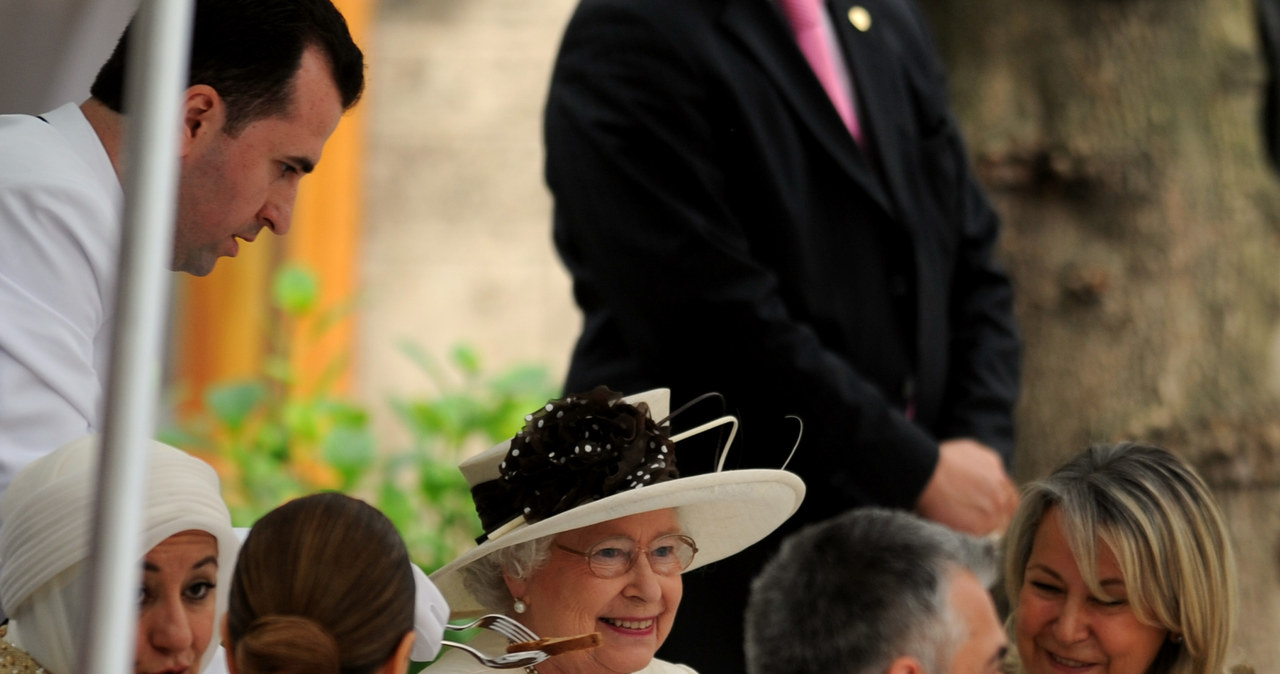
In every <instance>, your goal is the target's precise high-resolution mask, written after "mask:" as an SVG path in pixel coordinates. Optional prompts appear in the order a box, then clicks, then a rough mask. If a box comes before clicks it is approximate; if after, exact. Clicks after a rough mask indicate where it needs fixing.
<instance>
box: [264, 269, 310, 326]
mask: <svg viewBox="0 0 1280 674" xmlns="http://www.w3.org/2000/svg"><path fill="white" fill-rule="evenodd" d="M271 296H272V299H273V300H274V301H275V304H276V306H278V307H280V308H281V309H283V310H284V312H285V313H287V314H289V315H290V316H295V317H296V316H301V315H303V314H306V313H307V312H309V311H312V310H313V309H314V308H315V306H316V304H317V303H318V302H319V299H320V281H319V279H318V278H317V277H316V274H315V272H313V271H311V270H310V269H308V268H306V267H304V266H301V265H296V264H290V265H285V266H284V267H282V268H281V269H280V271H279V272H277V273H276V278H275V282H274V283H272V286H271Z"/></svg>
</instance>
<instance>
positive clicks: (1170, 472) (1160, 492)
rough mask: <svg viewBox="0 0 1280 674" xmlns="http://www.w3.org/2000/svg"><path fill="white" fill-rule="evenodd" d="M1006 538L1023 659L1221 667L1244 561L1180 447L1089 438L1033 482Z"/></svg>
mask: <svg viewBox="0 0 1280 674" xmlns="http://www.w3.org/2000/svg"><path fill="white" fill-rule="evenodd" d="M1006 544H1007V548H1006V558H1005V565H1006V568H1005V574H1006V583H1007V590H1008V594H1009V598H1010V601H1011V604H1012V606H1011V608H1012V612H1013V615H1012V618H1011V621H1010V622H1011V625H1012V629H1013V632H1014V634H1013V639H1014V641H1015V642H1016V644H1017V657H1018V659H1019V660H1020V663H1018V664H1017V669H1015V671H1018V672H1026V673H1029V674H1049V673H1050V672H1052V673H1054V674H1058V673H1060V672H1074V671H1079V672H1085V671H1088V672H1106V673H1107V674H1219V673H1220V672H1222V671H1223V667H1224V662H1225V660H1226V656H1227V647H1228V643H1229V641H1230V637H1231V631H1232V625H1233V622H1234V618H1235V608H1236V606H1235V604H1236V571H1235V561H1234V558H1233V557H1232V553H1231V544H1230V541H1229V540H1228V535H1227V530H1226V526H1225V525H1224V523H1223V519H1222V514H1221V512H1219V510H1218V506H1217V504H1216V503H1215V502H1214V499H1213V496H1212V494H1210V493H1209V489H1208V488H1207V487H1206V486H1205V483H1204V481H1203V480H1201V479H1200V477H1199V476H1198V475H1197V474H1196V473H1195V471H1193V470H1192V469H1191V468H1190V466H1188V465H1187V464H1186V463H1184V462H1183V461H1182V460H1181V459H1179V458H1178V457H1176V456H1174V455H1173V454H1171V453H1169V452H1167V451H1165V450H1163V449H1159V448H1156V447H1149V446H1143V445H1136V444H1121V445H1115V446H1099V447H1091V448H1090V449H1088V450H1086V451H1085V452H1084V453H1083V454H1080V455H1078V456H1076V457H1075V458H1074V459H1072V460H1071V461H1069V462H1068V463H1067V464H1065V465H1064V466H1062V467H1061V468H1059V469H1058V470H1057V471H1055V472H1054V473H1053V474H1052V475H1050V476H1049V477H1048V478H1046V479H1044V480H1040V481H1038V482H1033V483H1031V484H1030V485H1028V486H1027V487H1026V489H1025V490H1024V496H1023V499H1022V504H1021V506H1020V507H1019V509H1018V512H1017V514H1016V515H1015V516H1014V520H1013V524H1012V525H1011V526H1010V529H1009V533H1008V535H1007V538H1006Z"/></svg>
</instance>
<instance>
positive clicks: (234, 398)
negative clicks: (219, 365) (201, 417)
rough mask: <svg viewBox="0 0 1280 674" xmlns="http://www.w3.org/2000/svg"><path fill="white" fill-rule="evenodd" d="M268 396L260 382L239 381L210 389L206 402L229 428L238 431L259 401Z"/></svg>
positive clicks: (219, 419)
mask: <svg viewBox="0 0 1280 674" xmlns="http://www.w3.org/2000/svg"><path fill="white" fill-rule="evenodd" d="M266 397H267V389H266V387H265V386H263V385H262V384H261V383H259V382H239V383H234V384H225V385H223V386H216V387H214V388H211V389H209V392H208V393H207V394H206V395H205V404H206V405H208V406H209V409H211V410H213V414H214V416H216V417H217V418H218V421H220V422H222V423H223V424H225V425H226V426H227V428H229V429H231V430H233V431H238V430H240V429H241V428H243V427H244V423H245V420H246V419H248V418H249V415H250V414H251V413H252V412H253V410H254V408H255V407H257V406H258V403H260V402H262V400H263V399H264V398H266Z"/></svg>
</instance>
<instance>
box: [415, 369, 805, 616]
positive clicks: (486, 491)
mask: <svg viewBox="0 0 1280 674" xmlns="http://www.w3.org/2000/svg"><path fill="white" fill-rule="evenodd" d="M602 392H603V393H602ZM604 394H609V395H612V396H613V398H612V399H611V401H610V402H609V403H608V404H609V406H610V407H612V406H613V405H614V404H615V403H618V402H621V403H626V404H629V405H631V406H633V407H635V408H637V409H638V410H639V414H640V415H641V416H643V417H645V420H644V421H643V423H644V424H645V425H646V427H647V428H646V429H645V430H644V431H643V432H640V433H637V434H636V435H637V437H638V440H636V441H635V442H634V443H633V444H632V447H631V448H630V449H626V450H615V449H614V448H613V446H612V444H610V442H609V438H608V437H607V434H605V436H604V437H602V435H601V433H600V429H599V428H598V426H597V425H596V424H595V423H590V420H592V419H594V417H591V416H587V417H585V419H580V420H579V421H577V422H574V423H570V424H563V425H562V426H571V427H570V428H563V427H561V428H556V429H552V428H551V426H554V425H556V423H557V421H556V420H557V419H558V418H560V417H563V416H564V414H565V411H566V408H565V406H564V405H565V403H566V402H568V403H571V404H572V403H579V404H580V403H583V402H584V396H569V397H568V398H565V399H564V400H563V401H552V402H551V403H548V404H547V405H546V406H545V407H544V408H543V409H542V410H539V411H538V412H536V413H534V414H532V415H529V416H528V417H526V421H527V422H528V423H527V424H526V426H525V430H522V431H521V432H520V433H519V434H517V436H516V437H515V438H512V439H510V440H507V441H505V442H503V443H501V444H499V445H497V446H495V447H492V448H491V449H489V450H487V451H485V452H483V453H481V454H478V455H476V456H475V457H473V458H471V459H468V460H466V461H464V462H462V464H461V465H460V466H459V468H460V469H461V470H462V473H463V475H465V476H466V478H467V482H468V483H469V484H470V485H471V489H472V494H473V496H475V498H476V509H477V512H479V513H480V516H481V522H482V524H483V525H484V527H485V531H486V533H485V535H484V536H482V537H481V538H480V539H479V540H480V541H481V542H480V544H479V545H478V546H477V547H475V548H472V549H471V550H468V551H467V552H465V553H463V554H462V555H461V556H459V557H458V558H457V559H455V560H453V561H452V562H450V563H449V564H447V565H445V566H444V567H442V568H441V569H440V570H438V571H436V572H435V573H433V574H431V580H432V581H433V582H435V584H436V586H437V587H439V588H440V591H441V592H442V593H444V596H445V598H446V599H447V600H448V601H449V607H450V610H451V611H452V617H453V618H465V617H468V616H473V615H478V614H481V613H484V612H486V611H487V610H490V609H491V608H492V607H485V606H483V605H482V604H481V603H480V601H479V600H478V599H477V598H476V597H475V596H474V595H473V594H472V593H471V591H470V590H469V589H468V588H467V587H466V586H465V585H464V583H463V575H464V574H462V573H460V572H461V571H462V569H464V568H465V567H467V566H469V565H471V564H473V563H475V562H476V561H478V560H480V559H482V558H484V557H486V556H488V555H489V554H490V553H493V552H495V551H497V550H500V549H502V548H506V547H509V546H512V545H516V544H518V543H524V542H527V541H532V540H536V539H538V538H542V537H544V536H550V535H553V534H558V533H561V532H565V531H571V530H573V529H579V528H582V527H586V526H590V525H593V524H599V523H601V522H607V521H610V520H614V519H618V518H621V517H627V516H630V515H636V514H640V513H645V512H650V511H654V510H663V509H666V508H674V509H675V510H676V516H677V519H678V520H679V522H680V524H681V526H682V527H683V529H684V532H685V533H686V534H688V535H689V536H691V537H693V539H694V540H695V541H696V542H697V545H698V554H697V555H696V556H695V557H694V560H693V563H692V564H691V565H690V566H689V569H694V568H697V567H699V566H703V565H705V564H710V563H711V562H714V561H717V560H720V559H723V558H725V557H728V556H729V555H732V554H734V553H736V552H738V551H740V550H742V549H744V548H746V547H747V546H749V545H751V544H753V543H755V542H757V541H759V540H760V539H762V538H764V537H765V536H767V535H769V533H770V532H772V531H773V530H774V529H776V528H778V526H779V525H781V524H782V523H783V522H785V521H786V520H787V518H788V517H790V516H791V515H792V514H793V513H795V511H796V509H797V508H799V507H800V501H801V500H802V499H803V498H804V483H803V482H802V481H801V480H800V478H799V477H797V476H796V475H794V474H792V473H789V472H787V471H784V470H769V469H751V470H729V471H719V472H715V473H707V474H702V475H693V476H689V477H678V476H677V473H676V471H675V465H674V452H673V451H670V450H673V449H674V447H675V444H676V443H678V442H680V441H682V440H685V439H687V438H689V437H692V436H694V435H697V434H698V433H702V432H704V431H707V430H710V429H712V428H715V427H717V426H721V425H724V424H725V423H731V424H734V425H735V426H736V423H737V420H736V419H734V418H733V417H721V418H720V419H717V420H715V421H712V422H710V423H707V424H703V425H701V426H699V427H697V428H694V429H691V430H689V431H687V432H684V433H681V434H679V435H676V436H674V437H670V438H668V437H667V432H668V428H667V425H666V424H665V421H666V419H667V416H668V415H667V411H668V409H669V407H670V391H668V390H667V389H655V390H653V391H648V392H645V393H640V394H636V395H633V396H628V397H626V398H622V397H621V396H618V394H613V393H612V392H609V391H607V389H603V388H601V389H596V391H593V392H592V393H590V394H584V395H585V396H586V397H590V396H599V395H604ZM646 409H647V414H646ZM570 412H571V414H570V416H572V411H570ZM655 421H656V423H655ZM544 422H549V423H548V424H547V426H546V427H545V430H546V432H545V433H544V426H543V423H544ZM588 426H590V427H588ZM593 430H595V431H596V436H595V438H593V437H592V436H591V435H590V434H591V432H592V431H593ZM548 435H550V436H553V437H547V436H548ZM596 441H599V442H601V443H602V445H603V446H600V445H597V446H593V445H592V443H593V442H596ZM732 441H733V435H732V434H730V435H729V438H728V440H727V442H726V444H725V450H724V451H726V452H727V451H728V443H730V442H732ZM522 450H523V451H524V452H525V456H524V457H521V456H520V452H521V451H522ZM584 450H585V451H584ZM593 451H594V452H596V453H600V452H607V453H609V456H610V460H609V461H604V462H601V463H605V464H608V468H613V469H616V470H613V471H609V469H608V468H606V469H602V470H603V472H604V473H607V475H606V476H605V477H604V479H603V482H604V483H605V484H604V486H603V488H602V489H601V487H600V485H599V484H595V485H587V484H583V483H584V482H587V480H585V479H584V480H583V481H582V482H576V481H575V479H576V478H578V477H580V476H579V475H578V472H579V468H577V467H576V466H577V465H581V464H577V463H576V459H573V458H569V457H567V456H566V455H568V454H570V453H575V452H576V453H578V456H579V457H581V456H583V455H585V454H590V453H591V452H593ZM530 453H535V454H539V456H538V457H537V458H536V459H534V460H533V461H530V457H529V456H528V455H529V454H530ZM557 453H559V454H560V456H557ZM627 455H629V456H627ZM566 459H568V461H569V463H567V464H566ZM721 463H723V462H721ZM619 464H621V466H620V467H619ZM522 468H523V469H526V471H528V472H531V473H535V474H536V475H535V476H534V477H532V479H531V480H528V481H529V482H531V484H528V485H526V486H525V487H524V491H525V494H524V496H523V497H520V496H514V497H513V493H512V491H511V490H510V488H509V486H508V484H509V483H510V482H512V481H513V478H515V480H517V481H518V480H519V479H521V478H528V477H529V476H528V475H525V476H521V475H519V473H520V472H521V469H522ZM582 472H583V473H585V472H588V471H587V470H583V471H582ZM581 477H583V478H585V477H586V476H585V475H583V476H581ZM597 477H600V476H599V475H597ZM544 492H545V495H544ZM522 498H523V500H522ZM530 499H532V501H531V500H530ZM516 501H518V502H516ZM495 502H496V503H495Z"/></svg>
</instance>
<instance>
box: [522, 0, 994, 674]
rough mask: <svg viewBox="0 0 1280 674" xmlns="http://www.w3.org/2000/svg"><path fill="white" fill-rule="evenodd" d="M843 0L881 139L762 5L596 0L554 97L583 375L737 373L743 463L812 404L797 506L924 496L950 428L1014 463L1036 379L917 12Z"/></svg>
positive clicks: (607, 379) (767, 457)
mask: <svg viewBox="0 0 1280 674" xmlns="http://www.w3.org/2000/svg"><path fill="white" fill-rule="evenodd" d="M855 4H856V5H860V6H862V7H863V8H865V9H866V10H867V12H868V13H869V15H870V17H871V20H872V21H871V26H870V28H869V30H866V31H865V32H864V31H861V30H858V29H857V28H855V27H854V26H853V25H852V24H851V22H850V21H849V20H848V19H847V18H846V16H847V13H848V11H849V9H850V8H851V7H853V6H854V5H855ZM828 7H829V9H830V11H831V14H832V17H833V20H834V24H835V27H836V30H837V32H838V33H839V38H840V40H841V47H842V49H843V50H844V52H845V54H846V55H847V57H848V64H849V68H850V72H851V75H852V77H853V80H854V88H855V90H856V99H857V102H858V113H859V121H860V123H861V125H862V127H863V130H864V134H865V137H866V139H867V147H866V148H865V149H863V148H860V147H859V146H858V145H857V144H856V143H855V142H854V141H853V139H852V137H851V136H850V135H849V133H848V132H847V130H846V129H845V128H844V126H843V123H842V122H841V120H840V117H839V116H838V114H837V113H836V111H835V108H834V106H832V105H831V103H830V101H829V99H828V98H827V95H826V93H825V91H824V90H823V88H822V86H821V84H820V83H819V82H818V80H817V78H816V77H815V76H814V74H813V72H812V70H811V69H810V68H809V65H808V63H807V62H806V61H805V59H804V56H803V55H802V53H801V52H800V50H799V48H798V47H797V45H796V43H795V40H794V38H793V37H792V35H791V33H790V31H789V29H788V27H787V24H786V21H785V19H784V18H783V17H782V15H781V13H780V12H779V11H778V9H777V8H776V7H775V5H774V3H773V2H771V1H770V0H583V1H582V2H581V4H580V5H579V7H578V9H577V11H576V12H575V14H574V16H573V18H572V19H571V21H570V23H569V26H568V28H567V30H566V33H565V37H564V41H563V44H562V46H561V51H560V54H559V56H558V59H557V62H556V66H555V71H554V74H553V77H552V83H551V89H550V94H549V97H548V101H547V108H546V126H545V134H546V150H547V163H546V177H547V182H548V184H549V186H550V188H551V190H552V192H553V194H554V196H555V241H556V245H557V248H558V250H559V252H560V254H561V257H562V259H563V260H564V263H565V265H566V266H567V268H568V269H569V271H570V273H571V274H572V276H573V280H574V293H575V298H576V300H577V302H578V304H579V306H580V307H581V309H582V312H583V316H584V325H583V331H582V335H581V337H580V339H579V342H578V344H577V346H576V349H575V351H574V354H573V359H572V364H571V368H570V372H569V376H568V380H567V382H566V388H567V389H569V390H571V391H577V390H586V389H589V388H591V387H592V386H594V385H596V384H607V385H609V386H610V387H612V388H614V389H616V390H620V391H623V392H625V393H632V392H636V391H640V390H644V389H648V388H653V387H657V386H666V387H670V388H671V389H672V392H673V404H678V403H679V402H680V401H681V400H686V399H689V398H691V397H693V396H696V395H699V394H701V393H704V392H707V391H719V392H721V393H723V394H724V395H725V397H726V399H727V402H728V404H729V407H730V408H731V411H733V412H736V413H738V414H739V415H740V417H741V419H742V423H743V428H742V432H741V434H740V441H739V442H738V443H735V444H736V445H738V446H736V447H735V449H734V450H733V455H731V456H737V457H738V458H739V459H740V460H741V462H740V464H739V465H745V464H747V463H749V464H751V465H754V466H769V467H778V466H780V465H781V463H782V461H783V460H784V459H785V457H786V455H787V453H788V452H789V451H790V449H791V445H792V441H793V440H794V438H795V435H796V428H795V425H794V424H790V423H789V422H786V421H784V420H783V417H784V415H787V414H795V415H798V416H799V417H801V418H802V419H803V422H804V435H803V439H802V441H801V443H800V446H799V449H798V451H797V453H796V458H795V460H794V461H793V463H792V464H791V467H792V468H793V469H794V470H796V471H797V472H798V473H799V474H800V475H801V477H802V478H804V480H805V482H806V484H807V485H808V488H809V491H808V494H807V495H806V499H805V505H804V508H803V510H802V513H801V516H800V520H798V521H799V522H803V521H809V520H814V519H818V518H821V517H825V516H828V515H831V514H834V513H836V512H839V511H840V510H843V509H845V508H847V507H850V506H854V505H861V504H867V503H876V504H882V505H888V506H898V507H911V506H913V505H914V503H915V501H916V499H917V497H918V496H919V494H920V491H921V490H922V489H923V487H924V485H925V484H926V482H927V481H928V479H929V477H930V476H931V474H932V472H933V469H934V467H935V465H936V462H937V444H938V441H939V440H940V439H947V438H957V437H971V438H975V439H977V440H979V441H981V442H984V443H986V444H988V445H990V446H992V447H994V448H996V449H997V450H999V451H1001V452H1002V453H1003V454H1004V455H1005V457H1006V459H1007V458H1008V457H1009V456H1010V454H1011V452H1012V446H1013V427H1012V409H1013V404H1014V401H1015V398H1016V395H1017V380H1018V356H1019V342H1018V339H1017V336H1016V332H1015V327H1014V321H1013V317H1012V291H1011V288H1010V284H1009V281H1008V279H1007V277H1006V276H1005V274H1004V273H1003V272H1002V271H1001V269H1000V268H999V266H998V265H997V264H996V262H995V260H994V252H995V247H996V243H997V235H998V228H999V227H998V221H997V218H996V216H995V214H994V212H993V211H992V209H991V207H990V205H989V204H988V202H987V200H986V199H985V198H984V196H983V194H982V193H981V191H980V189H979V187H978V186H977V184H976V182H975V180H974V177H973V175H972V174H971V171H970V168H969V163H968V160H967V157H966V154H965V151H964V147H963V143H962V141H961V138H960V136H959V134H958V131H957V128H956V123H955V121H954V119H953V117H952V115H951V113H950V110H949V104H948V102H947V96H946V87H945V82H944V75H943V71H942V68H941V66H940V63H939V60H938V58H937V55H936V53H935V50H934V48H933V46H932V44H931V41H930V37H929V35H928V32H927V30H926V28H925V25H924V22H923V20H922V18H921V16H920V15H919V13H918V10H917V8H916V7H915V6H914V5H912V4H910V2H909V0H828ZM908 406H911V407H914V417H913V418H909V417H908V414H907V408H908ZM678 460H679V463H680V467H681V470H682V471H688V470H689V469H690V467H691V466H705V465H709V464H710V459H709V458H703V457H698V456H690V453H689V452H688V451H685V452H683V453H682V454H681V455H680V457H679V459H678ZM732 461H733V459H731V462H732ZM690 585H691V583H686V587H687V588H688V587H689V586H690ZM740 591H741V595H742V598H743V599H745V594H746V589H745V585H742V586H740ZM686 609H687V607H685V608H682V609H681V614H682V617H683V615H684V614H685V613H686ZM681 625H682V622H681V621H677V630H680V629H682V628H681ZM739 627H740V626H739ZM730 647H731V646H730ZM698 664H702V663H698ZM703 666H704V667H705V666H706V665H703ZM710 671H712V672H714V671H735V670H734V669H733V668H732V667H729V668H719V667H713V668H712V669H711V670H710ZM736 671H741V669H738V670H736ZM704 674H706V670H705V669H704Z"/></svg>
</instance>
